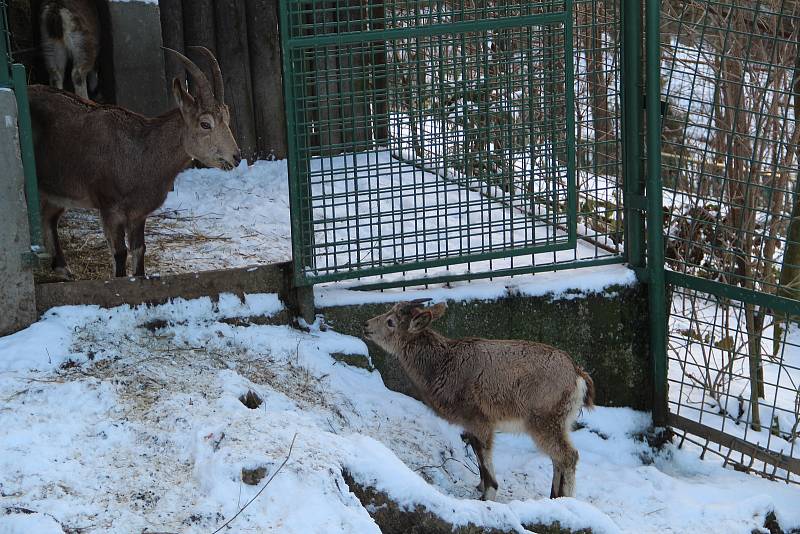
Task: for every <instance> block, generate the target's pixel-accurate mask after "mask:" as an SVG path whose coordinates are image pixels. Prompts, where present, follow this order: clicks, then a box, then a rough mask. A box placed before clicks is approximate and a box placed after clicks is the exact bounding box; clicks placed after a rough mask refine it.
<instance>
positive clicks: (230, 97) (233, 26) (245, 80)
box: [214, 0, 258, 160]
mask: <svg viewBox="0 0 800 534" xmlns="http://www.w3.org/2000/svg"><path fill="white" fill-rule="evenodd" d="M214 8H215V9H214V12H215V14H216V36H217V61H219V65H220V68H221V69H222V73H223V80H224V82H225V103H226V104H227V105H228V109H229V110H230V113H231V130H232V131H233V135H234V137H235V138H236V141H237V143H238V144H239V148H240V149H241V151H242V154H243V155H244V157H246V158H247V159H249V160H253V159H254V158H253V156H254V155H255V153H256V152H257V150H258V147H257V144H256V131H255V123H254V121H253V92H252V88H251V85H250V54H249V53H248V47H247V14H246V12H245V5H244V3H243V2H240V1H238V0H215V2H214Z"/></svg>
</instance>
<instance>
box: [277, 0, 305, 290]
mask: <svg viewBox="0 0 800 534" xmlns="http://www.w3.org/2000/svg"><path fill="white" fill-rule="evenodd" d="M288 3H289V0H282V1H281V3H280V8H279V12H280V17H279V22H280V28H279V32H278V33H279V34H280V36H281V44H282V49H283V50H282V53H281V64H282V67H283V72H282V73H281V74H282V76H283V92H284V94H285V95H286V100H285V108H286V131H287V136H286V137H287V139H286V141H287V151H288V154H287V168H288V174H289V199H290V201H291V204H292V208H293V209H291V210H290V211H289V219H290V223H291V228H292V262H293V263H294V269H293V271H294V273H295V277H296V278H297V279H298V280H299V279H300V275H299V274H298V273H301V272H302V271H303V269H304V265H303V263H304V261H303V219H302V210H301V209H299V205H300V198H301V195H300V192H299V191H298V187H299V186H298V184H297V180H296V177H297V176H298V170H297V166H298V162H299V161H301V158H300V156H299V151H298V147H297V143H298V137H299V136H298V135H297V134H296V131H295V128H296V126H295V113H296V110H297V108H296V105H295V91H294V85H295V84H294V83H293V82H294V80H293V79H292V75H293V73H294V69H293V68H292V61H293V59H294V58H293V56H292V54H291V53H290V52H289V50H288V43H289V28H290V23H289V8H288V6H287V4H288ZM298 68H301V67H298Z"/></svg>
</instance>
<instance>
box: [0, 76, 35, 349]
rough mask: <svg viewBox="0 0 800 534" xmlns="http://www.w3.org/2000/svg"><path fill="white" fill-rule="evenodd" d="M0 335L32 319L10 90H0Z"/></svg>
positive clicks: (25, 210) (20, 175)
mask: <svg viewBox="0 0 800 534" xmlns="http://www.w3.org/2000/svg"><path fill="white" fill-rule="evenodd" d="M0 213H2V214H3V224H2V226H0V302H2V303H3V313H2V315H0V336H3V335H6V334H10V333H12V332H16V331H17V330H20V329H22V328H25V327H26V326H28V325H29V324H31V323H32V322H33V321H35V320H36V306H35V304H34V301H33V300H34V299H33V273H32V272H31V269H30V267H29V266H27V265H25V262H24V261H23V254H26V253H29V252H30V250H31V243H30V237H29V236H30V234H29V228H28V206H27V203H26V202H25V174H24V172H23V168H22V159H21V158H20V145H19V131H18V129H17V100H16V97H15V96H14V93H13V92H12V91H11V90H10V89H0Z"/></svg>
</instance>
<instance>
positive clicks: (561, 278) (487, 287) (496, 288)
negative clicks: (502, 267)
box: [314, 265, 636, 308]
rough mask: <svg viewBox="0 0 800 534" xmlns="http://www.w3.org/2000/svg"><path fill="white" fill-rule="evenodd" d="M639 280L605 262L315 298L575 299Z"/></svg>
mask: <svg viewBox="0 0 800 534" xmlns="http://www.w3.org/2000/svg"><path fill="white" fill-rule="evenodd" d="M635 282H636V275H635V274H634V272H633V271H632V270H631V269H629V268H628V267H626V266H624V265H603V266H598V267H587V268H584V269H571V270H563V271H555V272H546V273H539V274H535V275H523V276H515V277H513V278H503V279H500V280H492V281H488V280H478V281H475V282H469V283H467V282H462V283H458V284H453V285H452V286H451V287H435V288H427V289H411V290H406V291H403V290H402V289H387V290H384V291H357V290H353V289H347V288H343V287H342V285H343V284H341V283H339V284H324V285H319V286H316V287H315V289H314V301H315V304H316V306H317V307H319V308H329V307H332V306H352V305H358V304H380V303H385V302H400V301H404V300H412V299H418V298H430V299H433V301H434V302H440V301H444V300H450V301H470V300H497V299H500V298H503V297H507V296H512V295H523V296H528V297H539V296H543V295H551V298H552V299H553V300H561V299H571V298H575V297H577V296H579V295H585V294H589V293H601V292H604V291H605V290H606V288H609V287H611V286H631V285H633V284H634V283H635Z"/></svg>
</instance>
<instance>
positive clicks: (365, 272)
mask: <svg viewBox="0 0 800 534" xmlns="http://www.w3.org/2000/svg"><path fill="white" fill-rule="evenodd" d="M573 248H574V246H573V245H572V244H571V243H568V242H565V243H561V244H555V245H541V246H538V247H527V248H520V249H512V250H498V251H497V252H486V253H483V254H471V255H466V256H458V257H445V258H439V259H435V260H426V261H414V262H413V263H403V264H394V265H384V266H380V267H369V268H365V269H357V270H348V271H344V272H336V273H330V274H324V275H319V276H313V275H309V274H308V273H307V272H306V273H301V275H302V276H299V277H298V279H297V280H296V282H297V284H298V285H310V284H320V283H322V282H334V281H337V280H347V279H352V278H361V277H367V276H376V275H379V274H388V273H400V272H403V271H410V270H418V269H429V268H432V267H444V266H446V265H453V264H454V263H468V262H475V261H488V260H493V259H499V258H511V257H515V256H523V255H527V254H540V253H543V252H557V251H559V250H572V249H573ZM551 266H552V265H551ZM497 272H499V271H497V270H491V271H490V272H489V273H488V275H489V276H500V275H498V274H493V273H497ZM471 275H472V276H473V277H477V273H471Z"/></svg>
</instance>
